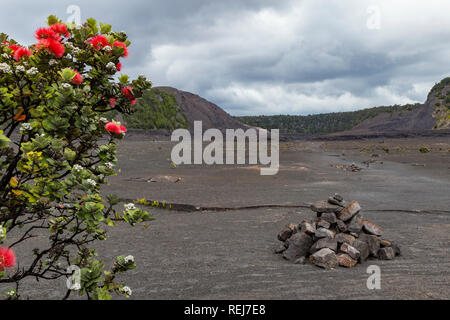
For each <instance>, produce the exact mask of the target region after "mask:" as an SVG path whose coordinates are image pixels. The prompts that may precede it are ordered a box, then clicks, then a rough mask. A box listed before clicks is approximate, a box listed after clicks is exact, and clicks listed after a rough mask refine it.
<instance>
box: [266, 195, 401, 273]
mask: <svg viewBox="0 0 450 320" xmlns="http://www.w3.org/2000/svg"><path fill="white" fill-rule="evenodd" d="M311 209H312V210H313V211H314V212H316V214H317V218H316V219H315V220H311V221H306V220H305V221H302V222H301V223H300V224H291V225H289V226H286V227H285V228H284V229H283V230H281V232H280V233H279V234H278V240H280V241H282V242H283V244H282V245H281V246H280V247H279V248H277V249H276V250H275V253H277V254H282V255H283V258H285V259H286V260H289V261H292V262H294V263H306V262H307V261H309V262H311V263H313V264H315V265H316V266H319V267H322V268H325V269H334V268H336V267H337V266H342V267H347V268H352V267H354V266H355V265H356V264H357V263H362V262H364V261H365V260H367V259H368V258H376V259H381V260H391V259H394V258H395V257H396V256H398V255H400V248H399V247H398V246H397V245H396V244H394V243H392V242H391V241H388V240H385V239H383V230H382V229H381V228H380V227H379V226H378V225H376V224H375V223H373V222H370V221H369V220H365V219H364V218H363V217H362V216H361V215H360V211H361V206H360V205H359V203H358V202H357V201H352V202H350V203H346V202H345V201H344V199H343V198H342V196H340V195H339V194H335V195H334V196H331V197H330V198H328V200H323V201H319V202H316V203H314V204H312V205H311Z"/></svg>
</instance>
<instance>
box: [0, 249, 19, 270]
mask: <svg viewBox="0 0 450 320" xmlns="http://www.w3.org/2000/svg"><path fill="white" fill-rule="evenodd" d="M15 264H16V255H15V254H14V251H12V250H11V249H9V248H2V247H0V271H3V270H4V268H11V267H14V265H15Z"/></svg>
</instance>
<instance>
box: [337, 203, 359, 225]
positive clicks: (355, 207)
mask: <svg viewBox="0 0 450 320" xmlns="http://www.w3.org/2000/svg"><path fill="white" fill-rule="evenodd" d="M360 210H361V206H360V205H359V203H358V201H352V202H350V203H349V204H348V205H347V206H346V207H345V208H344V209H343V210H342V211H341V212H339V214H338V218H339V219H341V220H342V221H348V220H350V219H351V218H353V216H355V215H356V214H357V213H358V212H359V211H360Z"/></svg>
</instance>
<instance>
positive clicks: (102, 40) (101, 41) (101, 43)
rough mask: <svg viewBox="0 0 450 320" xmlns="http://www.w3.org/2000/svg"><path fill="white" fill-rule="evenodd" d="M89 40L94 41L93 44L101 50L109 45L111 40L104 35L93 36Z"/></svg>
mask: <svg viewBox="0 0 450 320" xmlns="http://www.w3.org/2000/svg"><path fill="white" fill-rule="evenodd" d="M87 42H89V43H92V45H93V46H94V48H95V49H96V50H100V49H103V48H104V47H106V46H109V41H108V39H106V37H105V36H104V35H99V36H95V37H92V38H91V39H89V40H88V41H87Z"/></svg>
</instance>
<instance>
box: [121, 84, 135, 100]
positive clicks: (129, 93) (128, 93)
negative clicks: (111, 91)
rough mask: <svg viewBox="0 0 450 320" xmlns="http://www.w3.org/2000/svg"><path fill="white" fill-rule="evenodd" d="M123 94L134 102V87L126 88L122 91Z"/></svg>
mask: <svg viewBox="0 0 450 320" xmlns="http://www.w3.org/2000/svg"><path fill="white" fill-rule="evenodd" d="M122 93H123V94H124V95H125V96H126V97H127V98H128V99H130V100H134V94H133V88H132V87H129V86H128V87H124V88H123V89H122Z"/></svg>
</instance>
